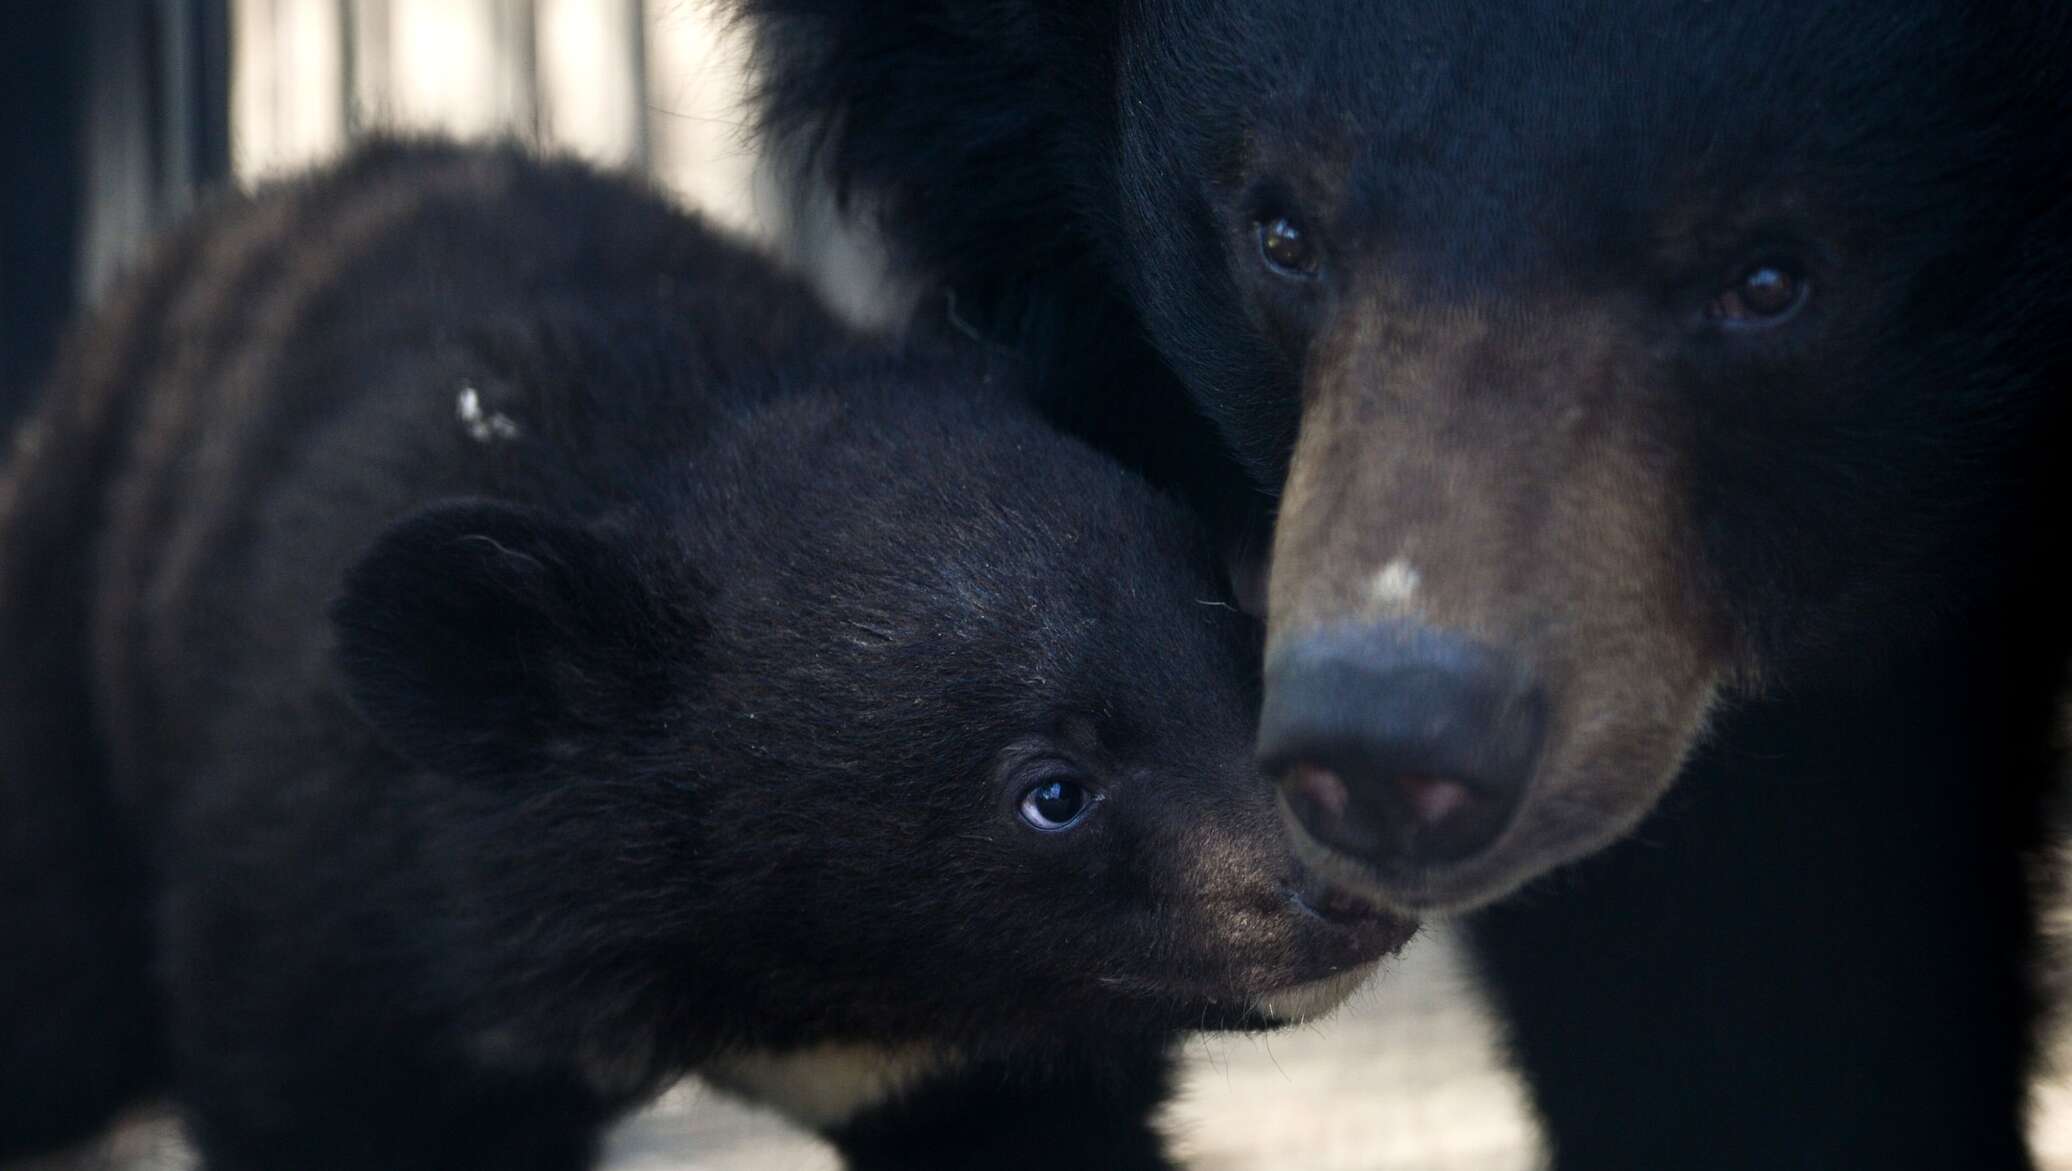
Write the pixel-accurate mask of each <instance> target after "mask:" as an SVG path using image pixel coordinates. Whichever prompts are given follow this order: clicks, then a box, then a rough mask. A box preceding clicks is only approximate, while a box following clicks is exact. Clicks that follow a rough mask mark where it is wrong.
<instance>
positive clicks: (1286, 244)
mask: <svg viewBox="0 0 2072 1171" xmlns="http://www.w3.org/2000/svg"><path fill="white" fill-rule="evenodd" d="M1259 255H1260V256H1262V257H1264V258H1265V260H1266V267H1268V268H1270V269H1272V270H1274V271H1275V272H1277V273H1279V274H1281V275H1282V276H1289V277H1312V276H1315V275H1316V274H1317V248H1316V245H1315V244H1314V243H1312V242H1311V241H1310V238H1309V233H1308V232H1305V231H1303V230H1302V225H1300V224H1298V223H1296V222H1295V221H1294V220H1291V219H1289V218H1288V217H1287V216H1274V217H1273V218H1271V219H1265V220H1261V221H1259Z"/></svg>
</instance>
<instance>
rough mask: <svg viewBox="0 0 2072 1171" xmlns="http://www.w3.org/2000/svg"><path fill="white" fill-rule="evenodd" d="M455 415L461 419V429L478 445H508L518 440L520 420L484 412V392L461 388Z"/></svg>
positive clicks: (488, 411) (464, 386)
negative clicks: (504, 443) (501, 443)
mask: <svg viewBox="0 0 2072 1171" xmlns="http://www.w3.org/2000/svg"><path fill="white" fill-rule="evenodd" d="M453 413H454V415H455V417H457V418H458V419H460V429H461V430H463V431H465V432H467V433H468V438H470V439H472V440H474V441H475V442H477V443H497V442H506V443H508V442H509V441H511V440H513V439H516V438H518V420H516V419H513V418H512V417H511V416H509V415H506V414H504V413H503V412H501V411H490V410H484V409H483V407H482V392H481V391H479V390H476V389H475V388H474V387H472V386H466V385H463V386H462V387H461V388H460V394H459V396H458V397H456V398H455V399H454V401H453Z"/></svg>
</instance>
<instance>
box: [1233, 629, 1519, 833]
mask: <svg viewBox="0 0 2072 1171" xmlns="http://www.w3.org/2000/svg"><path fill="white" fill-rule="evenodd" d="M1544 708H1545V703H1544V700H1543V699H1542V697H1541V693H1540V691H1539V689H1538V687H1537V686H1535V685H1534V683H1533V680H1532V678H1531V676H1530V674H1529V673H1528V672H1527V671H1525V670H1524V669H1523V667H1522V666H1520V665H1519V664H1518V663H1517V662H1515V661H1514V660H1512V659H1511V658H1510V657H1509V656H1507V655H1505V654H1503V653H1501V652H1499V651H1497V650H1495V649H1494V648H1491V647H1488V646H1485V645H1483V644H1481V643H1477V642H1474V641H1471V640H1469V639H1466V638H1463V637H1461V636H1459V635H1455V634H1450V633H1447V632H1444V631H1440V630H1435V629H1432V628H1430V627H1426V626H1422V625H1419V624H1416V623H1410V622H1400V621H1391V622H1379V623H1373V624H1367V625H1342V626H1332V627H1326V628H1322V629H1317V630H1312V631H1309V632H1307V633H1303V634H1300V635H1297V636H1295V637H1293V638H1287V639H1283V640H1281V642H1280V644H1279V645H1277V646H1276V647H1275V648H1274V650H1273V653H1272V655H1271V657H1270V658H1269V659H1268V661H1267V665H1266V704H1265V709H1264V711H1263V712H1262V713H1261V716H1260V729H1259V756H1260V761H1261V763H1262V764H1264V765H1265V767H1266V768H1267V770H1268V771H1269V772H1271V773H1272V774H1273V775H1274V776H1276V777H1278V778H1279V779H1280V783H1281V792H1282V796H1283V797H1284V798H1285V800H1286V803H1287V806H1288V808H1289V810H1290V811H1291V812H1292V813H1293V815H1294V816H1295V818H1296V819H1297V820H1299V821H1300V822H1301V826H1302V829H1304V830H1306V831H1307V832H1308V834H1309V836H1311V837H1313V838H1315V839H1316V840H1317V841H1318V842H1319V843H1321V844H1323V845H1324V846H1327V847H1329V848H1331V849H1333V850H1336V851H1338V852H1341V853H1344V854H1348V855H1351V856H1352V857H1354V858H1357V859H1359V860H1360V861H1363V862H1365V863H1367V864H1369V865H1371V866H1373V867H1375V868H1376V869H1377V870H1379V871H1381V872H1382V873H1384V874H1397V873H1402V872H1404V871H1408V870H1416V869H1419V868H1422V867H1426V866H1431V865H1436V864H1444V863H1450V862H1460V861H1465V860H1466V859H1469V858H1472V857H1473V856H1475V855H1476V854H1478V853H1480V852H1481V851H1483V850H1484V849H1486V848H1488V847H1489V846H1490V845H1491V844H1492V843H1493V842H1495V841H1496V838H1497V836H1498V835H1499V834H1501V833H1502V832H1503V829H1504V827H1505V826H1506V825H1508V824H1510V820H1511V816H1512V814H1514V813H1515V812H1516V811H1517V809H1518V805H1519V802H1520V799H1521V798H1522V797H1523V796H1524V795H1525V789H1526V786H1527V785H1528V784H1529V783H1530V782H1531V780H1532V775H1533V768H1534V765H1535V763H1536V762H1537V760H1538V758H1539V750H1540V731H1541V725H1542V723H1543V722H1544Z"/></svg>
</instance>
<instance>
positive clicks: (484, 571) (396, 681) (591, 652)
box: [331, 501, 685, 779]
mask: <svg viewBox="0 0 2072 1171" xmlns="http://www.w3.org/2000/svg"><path fill="white" fill-rule="evenodd" d="M331 620H332V625H333V627H334V629H335V632H336V635H337V640H338V641H337V663H338V667H339V669H340V671H341V673H342V674H343V676H344V680H345V687H346V692H347V694H348V696H349V697H350V698H351V700H352V702H353V704H354V705H355V706H356V707H358V709H359V710H360V713H361V714H362V715H363V716H364V717H365V718H366V719H367V721H368V723H369V724H371V725H372V726H373V727H374V729H375V731H376V732H377V733H379V734H380V736H381V737H382V739H383V740H384V741H385V742H386V743H387V744H388V745H389V747H391V748H392V749H394V750H395V751H397V752H398V753H400V754H402V755H403V756H405V757H407V758H408V759H410V760H411V761H413V762H414V763H416V764H419V765H421V766H424V767H426V768H430V769H433V770H434V771H437V772H441V773H446V774H449V775H453V776H458V777H472V778H482V779H502V778H509V777H523V776H528V775H536V774H538V773H540V772H541V771H542V770H544V769H546V768H548V767H550V766H551V765H552V764H554V763H555V762H557V761H565V760H568V759H570V758H572V757H574V756H576V755H578V754H579V753H581V752H582V751H584V750H586V749H590V750H594V749H599V748H605V749H608V748H609V747H611V746H612V745H613V744H614V743H615V742H617V741H619V740H620V739H622V738H623V737H624V736H625V735H627V734H628V733H629V732H630V731H631V730H633V729H637V728H638V727H640V726H642V725H644V724H647V723H649V722H650V721H652V720H654V719H655V718H656V716H657V715H658V714H659V713H660V712H662V711H665V710H666V708H667V694H666V689H667V686H668V676H669V672H668V669H667V656H668V655H669V654H670V653H671V651H672V650H674V651H677V652H680V651H681V650H683V649H685V648H680V647H678V648H669V644H670V643H671V642H673V641H675V640H672V639H669V638H668V637H667V631H668V628H669V627H672V626H675V625H677V624H675V623H671V622H666V621H664V620H662V618H661V616H660V607H658V606H657V605H656V604H655V599H654V597H653V594H652V591H651V589H650V587H649V586H648V584H647V583H645V582H644V581H643V580H642V579H641V577H640V575H639V573H638V566H637V565H636V564H635V562H634V560H633V558H632V557H630V556H629V555H628V554H627V553H626V552H625V551H624V550H623V549H621V548H619V547H618V546H616V545H614V544H613V543H611V542H610V541H608V540H606V539H605V538H604V537H602V536H600V535H598V534H596V533H594V532H592V531H590V530H588V529H585V528H580V527H577V526H575V525H572V524H568V523H564V522H562V521H560V520H557V519H554V518H552V517H550V516H548V515H547V514H545V513H543V512H539V511H537V510H533V509H527V508H520V507H515V506H512V505H508V504H500V503H493V502H481V501H461V502H455V503H445V504H437V505H433V506H431V507H429V508H426V509H424V510H423V511H420V512H418V513H415V514H414V515H412V516H410V517H408V518H406V519H404V520H402V521H400V522H398V523H396V524H395V525H394V526H393V527H391V528H390V529H389V530H388V531H387V532H385V533H383V534H382V535H381V537H380V538H379V539H378V540H377V541H376V542H375V543H374V546H373V548H372V549H370V550H369V551H368V552H367V553H366V555H365V556H363V557H362V558H361V559H360V561H359V562H358V563H357V564H356V565H354V566H353V567H352V568H351V569H350V570H348V571H347V573H346V575H345V586H344V591H343V593H342V594H341V595H340V596H339V598H338V599H337V600H336V601H335V602H334V603H333V604H332V607H331ZM665 648H669V649H665Z"/></svg>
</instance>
